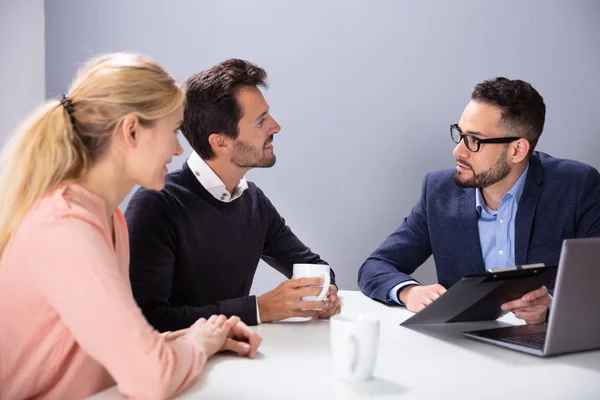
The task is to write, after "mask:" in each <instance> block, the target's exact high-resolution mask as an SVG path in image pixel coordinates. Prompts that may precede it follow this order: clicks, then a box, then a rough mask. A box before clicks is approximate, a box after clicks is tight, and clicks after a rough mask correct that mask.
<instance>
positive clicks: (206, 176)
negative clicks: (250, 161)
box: [187, 151, 261, 324]
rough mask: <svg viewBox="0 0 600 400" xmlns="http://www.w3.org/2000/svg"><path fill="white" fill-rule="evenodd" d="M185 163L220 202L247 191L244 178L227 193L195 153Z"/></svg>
mask: <svg viewBox="0 0 600 400" xmlns="http://www.w3.org/2000/svg"><path fill="white" fill-rule="evenodd" d="M187 163H188V167H190V169H191V170H192V173H193V174H194V175H195V176H196V179H198V182H200V184H201V185H202V186H203V187H204V189H206V191H207V192H208V193H210V194H211V195H212V196H213V197H214V198H215V199H217V200H219V201H222V202H223V203H231V202H232V201H234V200H235V199H237V198H238V197H240V196H241V195H242V193H244V191H245V190H246V189H248V182H247V181H246V177H245V176H244V177H243V178H242V179H240V181H239V182H238V184H237V186H236V187H235V188H234V189H233V194H232V193H229V192H228V191H227V187H226V186H225V184H224V183H223V181H222V180H221V178H219V176H218V175H217V174H216V173H215V171H213V170H212V168H210V167H209V166H208V164H207V163H206V161H204V160H203V159H202V157H200V156H199V155H198V153H196V152H195V151H192V154H191V155H190V158H188V160H187ZM256 322H257V323H259V324H260V323H261V321H260V312H259V310H258V297H257V298H256Z"/></svg>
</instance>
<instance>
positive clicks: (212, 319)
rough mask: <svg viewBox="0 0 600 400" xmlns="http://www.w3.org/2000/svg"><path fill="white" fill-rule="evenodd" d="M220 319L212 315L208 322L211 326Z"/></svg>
mask: <svg viewBox="0 0 600 400" xmlns="http://www.w3.org/2000/svg"><path fill="white" fill-rule="evenodd" d="M217 318H218V315H215V314H213V315H211V316H210V318H208V320H207V321H206V322H208V323H209V324H214V323H215V320H216V319H217Z"/></svg>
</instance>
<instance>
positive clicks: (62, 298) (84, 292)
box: [23, 218, 206, 399]
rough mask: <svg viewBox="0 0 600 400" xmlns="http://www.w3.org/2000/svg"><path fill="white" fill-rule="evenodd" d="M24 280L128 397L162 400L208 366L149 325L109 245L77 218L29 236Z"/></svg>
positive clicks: (200, 354)
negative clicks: (29, 252)
mask: <svg viewBox="0 0 600 400" xmlns="http://www.w3.org/2000/svg"><path fill="white" fill-rule="evenodd" d="M25 242H26V243H29V245H30V246H31V247H32V248H34V249H35V256H34V257H29V258H28V259H27V262H26V263H25V264H26V265H23V267H24V268H26V272H27V274H28V275H29V276H30V279H31V281H32V282H33V284H34V285H35V286H37V287H38V288H39V290H40V292H41V293H42V295H43V296H44V297H45V298H46V300H47V301H48V302H49V304H50V305H51V306H52V307H53V308H54V309H55V310H56V312H57V313H58V314H59V315H60V318H61V319H62V320H63V321H64V323H65V324H66V325H67V327H68V328H69V330H70V331H71V333H72V335H73V337H74V339H75V340H76V341H77V343H78V344H79V345H80V346H81V347H82V348H83V349H84V350H85V351H86V352H87V353H88V354H90V355H91V356H92V357H93V358H94V359H96V360H97V361H98V362H99V363H100V364H102V365H103V366H104V367H105V368H106V369H107V370H108V372H109V373H110V374H111V376H112V377H113V378H114V379H115V381H116V382H117V385H118V388H119V390H120V391H121V392H122V393H123V394H125V395H127V396H128V397H132V398H145V399H154V398H166V397H171V396H173V395H176V394H178V393H179V392H181V391H182V390H183V389H185V388H186V387H188V386H189V385H191V384H192V383H194V382H195V381H196V380H197V379H198V378H199V376H200V374H201V372H202V368H203V366H204V364H205V362H206V354H205V352H204V349H202V348H201V347H196V345H195V344H194V343H192V342H191V341H190V340H189V339H188V338H186V337H182V338H179V339H176V340H173V341H170V342H166V341H165V338H164V337H162V336H161V335H160V334H159V333H158V332H156V331H155V330H154V329H152V327H151V326H150V325H149V324H148V323H147V322H146V320H145V318H144V316H143V315H142V313H141V312H140V310H139V308H138V307H137V305H136V303H135V300H134V299H133V296H132V294H131V289H130V287H129V281H128V279H127V276H124V275H123V272H121V271H120V270H119V268H118V260H117V258H116V255H115V252H114V250H113V249H112V248H111V247H110V246H111V245H112V244H109V241H108V239H107V238H106V237H105V236H104V235H103V233H102V231H101V230H100V229H98V228H97V227H95V226H93V225H92V224H90V223H88V222H86V221H84V220H80V219H77V218H53V219H51V220H47V221H45V222H44V223H42V224H41V226H40V227H36V229H35V230H31V232H28V233H27V235H26V237H24V238H23V243H25Z"/></svg>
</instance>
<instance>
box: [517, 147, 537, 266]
mask: <svg viewBox="0 0 600 400" xmlns="http://www.w3.org/2000/svg"><path fill="white" fill-rule="evenodd" d="M543 181H544V173H543V170H542V163H541V162H540V160H539V159H538V158H537V157H536V156H535V154H532V155H531V159H530V160H529V172H528V173H527V179H526V180H525V188H524V189H523V195H522V196H521V200H520V201H519V207H518V209H517V216H516V217H515V263H516V264H527V253H528V252H529V242H530V239H531V228H532V226H533V219H534V216H535V211H536V209H537V205H538V202H539V200H540V195H541V193H542V184H543Z"/></svg>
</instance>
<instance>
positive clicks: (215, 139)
mask: <svg viewBox="0 0 600 400" xmlns="http://www.w3.org/2000/svg"><path fill="white" fill-rule="evenodd" d="M208 143H209V144H210V146H211V147H212V150H213V152H214V153H215V154H216V155H219V154H222V153H224V152H226V151H227V150H229V148H230V145H229V138H228V137H227V136H225V135H224V134H222V133H211V134H210V135H209V136H208Z"/></svg>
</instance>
